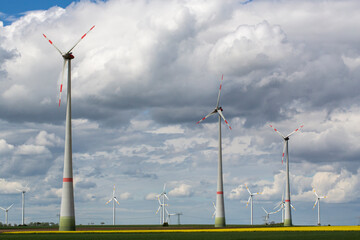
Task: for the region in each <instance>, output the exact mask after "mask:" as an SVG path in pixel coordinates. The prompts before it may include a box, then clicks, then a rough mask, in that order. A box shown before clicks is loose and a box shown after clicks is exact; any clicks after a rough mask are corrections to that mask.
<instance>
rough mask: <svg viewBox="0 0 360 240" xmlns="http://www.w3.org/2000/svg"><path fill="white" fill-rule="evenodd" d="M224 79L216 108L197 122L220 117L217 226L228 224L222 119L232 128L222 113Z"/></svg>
mask: <svg viewBox="0 0 360 240" xmlns="http://www.w3.org/2000/svg"><path fill="white" fill-rule="evenodd" d="M222 81H223V75H221V82H220V88H219V94H218V98H217V102H216V106H215V109H214V110H213V111H212V112H210V113H209V114H208V115H206V116H205V117H203V118H202V119H201V120H200V121H198V122H197V124H198V123H200V122H202V121H204V120H205V119H206V118H208V117H210V116H211V115H214V114H217V115H218V119H219V120H218V121H219V157H218V158H219V160H218V179H217V191H216V214H215V227H225V226H226V221H225V207H224V187H223V172H222V146H221V119H223V120H224V121H225V123H226V125H228V127H229V128H230V129H231V127H230V125H229V123H228V121H227V120H226V119H225V117H224V115H223V114H222V111H223V109H222V107H220V106H219V103H220V93H221V86H222Z"/></svg>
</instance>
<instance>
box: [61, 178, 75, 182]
mask: <svg viewBox="0 0 360 240" xmlns="http://www.w3.org/2000/svg"><path fill="white" fill-rule="evenodd" d="M63 182H73V178H63Z"/></svg>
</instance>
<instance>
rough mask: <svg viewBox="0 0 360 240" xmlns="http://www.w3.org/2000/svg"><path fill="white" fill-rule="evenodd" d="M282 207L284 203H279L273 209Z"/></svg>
mask: <svg viewBox="0 0 360 240" xmlns="http://www.w3.org/2000/svg"><path fill="white" fill-rule="evenodd" d="M281 205H282V202H278V203H277V204H276V205H275V207H274V208H273V209H275V208H281Z"/></svg>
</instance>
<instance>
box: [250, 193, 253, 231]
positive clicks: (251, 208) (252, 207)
mask: <svg viewBox="0 0 360 240" xmlns="http://www.w3.org/2000/svg"><path fill="white" fill-rule="evenodd" d="M250 212H251V225H253V196H252V195H251V211H250Z"/></svg>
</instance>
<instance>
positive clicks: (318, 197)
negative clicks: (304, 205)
mask: <svg viewBox="0 0 360 240" xmlns="http://www.w3.org/2000/svg"><path fill="white" fill-rule="evenodd" d="M313 192H314V193H315V196H316V201H315V204H314V206H313V209H314V208H315V206H316V204H317V203H319V204H318V225H319V226H320V225H321V224H320V199H321V198H326V197H327V196H319V195H318V194H317V193H316V191H315V188H313Z"/></svg>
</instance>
